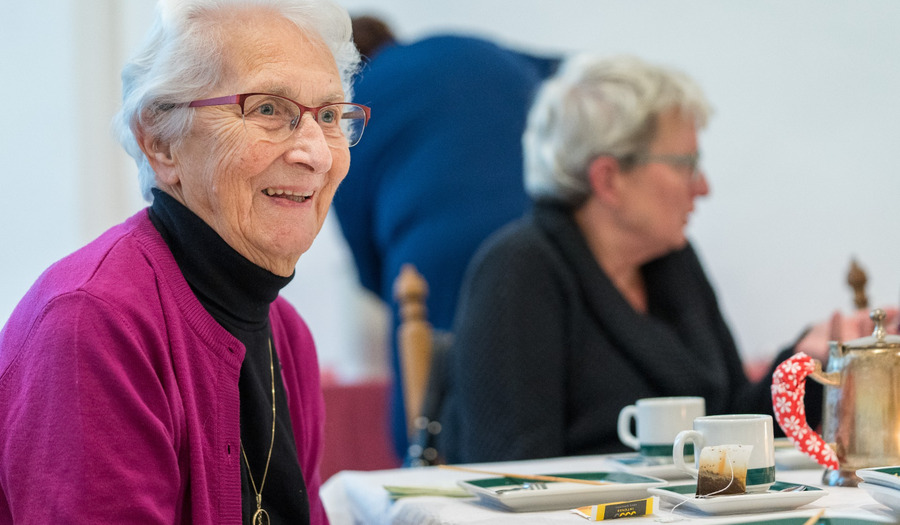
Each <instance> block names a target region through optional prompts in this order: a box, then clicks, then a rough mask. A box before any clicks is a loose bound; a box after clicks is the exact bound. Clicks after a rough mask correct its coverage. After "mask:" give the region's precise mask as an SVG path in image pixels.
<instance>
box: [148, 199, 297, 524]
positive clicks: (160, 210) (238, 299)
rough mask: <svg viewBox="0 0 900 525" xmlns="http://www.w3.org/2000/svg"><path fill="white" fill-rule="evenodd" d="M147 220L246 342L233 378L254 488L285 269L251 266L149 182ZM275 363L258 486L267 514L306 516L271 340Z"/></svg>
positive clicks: (246, 515)
mask: <svg viewBox="0 0 900 525" xmlns="http://www.w3.org/2000/svg"><path fill="white" fill-rule="evenodd" d="M150 220H151V221H152V222H153V225H154V226H155V227H156V229H157V230H158V231H159V233H160V235H162V237H163V239H165V241H166V244H167V245H168V246H169V249H170V250H172V254H173V255H174V257H175V261H176V262H177V263H178V267H179V269H181V273H182V274H184V278H185V280H186V281H187V283H188V284H189V285H190V287H191V290H193V292H194V294H195V295H196V296H197V298H198V299H199V300H200V303H201V304H202V305H203V307H204V308H205V309H206V311H207V312H209V314H210V315H211V316H212V317H213V318H214V319H215V320H216V321H217V322H218V323H219V324H220V325H222V327H224V328H225V329H226V330H228V332H230V333H231V334H232V335H233V336H235V337H236V338H237V339H238V340H240V341H241V342H242V343H243V344H244V346H245V347H246V348H247V352H246V355H245V356H244V362H243V364H242V365H241V374H240V379H239V381H238V389H239V391H240V400H241V443H242V445H243V447H244V450H245V451H246V453H247V459H248V460H249V462H250V469H251V472H252V475H253V481H254V482H256V488H257V490H259V488H260V484H261V483H262V478H263V472H264V471H265V467H266V458H267V457H268V454H269V444H270V442H271V439H272V375H271V374H270V361H269V343H270V341H272V336H271V334H272V330H271V327H270V326H269V305H271V304H272V302H273V301H274V300H275V298H276V297H278V293H279V291H280V290H281V289H282V288H284V287H285V286H287V284H288V283H289V282H290V281H291V279H292V278H293V276H291V277H281V276H278V275H275V274H273V273H271V272H269V271H268V270H266V269H264V268H261V267H259V266H257V265H256V264H254V263H252V262H250V261H249V260H247V259H246V258H245V257H244V256H242V255H241V254H239V253H238V252H237V251H235V250H234V249H233V248H231V246H229V245H228V244H227V243H226V242H225V241H224V240H223V239H222V238H221V237H220V236H219V235H218V234H217V233H216V232H215V230H213V229H212V228H211V227H210V226H209V225H207V224H206V223H205V222H203V220H202V219H201V218H200V217H198V216H197V215H196V214H194V213H193V212H192V211H190V210H189V209H188V208H187V207H185V206H184V205H182V204H181V203H180V202H178V201H177V200H175V199H174V198H172V197H171V196H170V195H168V194H167V193H165V192H163V191H160V190H158V189H154V190H153V204H152V205H151V206H150ZM272 349H273V351H272V359H273V361H274V370H275V411H276V421H275V425H276V427H275V444H274V448H273V450H272V459H271V461H270V463H269V473H268V475H267V476H266V483H265V486H264V487H263V490H262V507H263V509H265V510H266V511H267V512H268V513H269V518H270V522H271V523H272V524H276V523H291V524H295V523H309V499H308V497H307V494H306V485H305V484H304V482H303V476H302V473H301V472H300V462H299V461H298V459H297V448H296V445H295V442H294V433H293V430H292V429H291V420H290V417H289V415H288V410H287V398H286V396H285V392H284V384H283V383H282V381H281V365H280V363H279V361H278V356H277V354H276V353H275V351H274V349H275V347H274V342H273V346H272ZM241 500H242V507H243V522H244V523H250V519H251V517H252V516H253V513H254V512H256V495H255V493H254V491H253V487H252V485H251V483H250V478H249V477H248V476H247V465H246V463H245V461H244V460H243V458H241Z"/></svg>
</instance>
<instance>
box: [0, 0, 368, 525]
mask: <svg viewBox="0 0 900 525" xmlns="http://www.w3.org/2000/svg"><path fill="white" fill-rule="evenodd" d="M350 36H351V34H350V20H349V17H348V16H347V13H346V12H345V11H344V10H343V9H342V8H340V7H338V6H337V5H336V4H334V3H332V2H330V1H328V0H231V1H213V0H186V1H180V2H162V3H161V4H160V6H159V8H158V10H157V18H156V21H155V24H154V25H153V28H152V30H151V32H150V34H149V37H148V39H147V40H146V42H145V44H144V46H143V48H142V50H141V51H140V52H139V53H138V54H137V55H136V56H135V57H134V58H133V59H132V60H131V61H130V62H129V63H128V64H127V65H126V66H125V68H124V71H123V74H122V79H123V88H124V89H123V92H124V94H123V98H124V103H123V107H122V110H121V112H120V114H119V116H118V119H117V123H118V127H119V131H120V135H121V139H122V142H123V144H124V146H125V148H126V149H127V150H128V152H129V153H130V154H131V155H132V156H133V157H134V158H135V159H136V161H137V164H138V166H139V171H140V179H141V185H142V189H143V192H144V197H145V198H146V199H147V200H148V201H150V202H151V205H150V206H149V207H148V208H147V209H145V210H142V211H140V212H139V213H137V214H136V215H135V216H133V217H131V218H130V219H128V220H127V221H126V222H124V223H123V224H121V225H118V226H115V227H113V228H112V229H110V230H109V231H107V232H106V233H104V234H103V235H102V236H101V237H99V238H98V239H97V240H95V241H93V242H92V243H90V244H88V245H87V246H85V247H84V248H82V249H80V250H78V251H77V252H75V253H74V254H72V255H71V256H69V257H66V258H65V259H63V260H61V261H59V262H58V263H56V264H55V265H53V266H52V267H51V268H50V269H48V270H47V271H46V272H45V273H44V274H43V275H42V276H41V278H40V279H39V280H38V281H37V283H36V284H35V285H34V286H33V287H32V288H31V290H29V292H28V293H27V295H26V296H25V298H24V299H23V300H22V301H21V303H20V304H19V306H18V307H17V308H16V310H15V312H14V313H13V315H12V316H11V317H10V319H9V321H8V323H7V325H6V326H5V327H4V328H3V331H2V332H0V523H12V522H16V523H26V522H27V523H82V522H87V521H91V522H112V523H211V524H223V523H241V522H243V523H250V522H252V523H325V522H327V518H326V516H325V512H324V509H323V507H322V504H321V500H320V499H319V485H320V479H319V472H318V463H319V460H320V457H321V454H322V446H323V443H322V431H323V418H324V406H323V401H322V396H321V391H320V389H319V377H318V374H319V372H318V364H317V360H316V354H315V348H314V346H313V341H312V337H311V335H310V332H309V330H308V329H307V327H306V325H305V324H304V322H303V320H302V319H301V318H300V317H299V316H298V314H297V313H296V312H295V311H294V310H293V308H292V307H291V306H290V305H288V304H287V302H285V300H284V299H282V298H280V297H279V295H278V294H279V290H280V289H281V288H282V287H284V286H285V285H286V284H288V282H289V281H290V280H291V278H292V276H293V273H294V266H295V265H296V263H297V260H298V259H299V257H300V256H301V254H303V253H304V252H305V251H306V250H307V249H308V248H309V247H310V245H311V243H312V242H313V239H315V237H316V235H317V233H318V232H319V229H320V228H321V227H322V223H323V221H324V220H325V216H326V214H327V213H328V209H329V206H330V204H331V200H332V197H333V195H334V193H335V190H336V189H337V187H338V185H339V184H340V182H341V180H342V179H343V178H344V176H345V175H346V173H347V170H348V167H349V163H350V153H349V147H350V146H353V145H354V144H356V142H358V141H359V139H360V136H361V135H362V132H363V129H364V127H365V124H366V122H367V120H368V116H369V109H368V108H366V107H364V106H361V105H356V104H353V103H350V102H347V101H346V100H347V99H348V98H349V96H350V86H349V79H350V77H351V75H352V74H353V73H354V71H355V68H356V66H357V63H358V60H359V55H358V53H357V51H356V49H355V47H354V46H353V45H352V43H351V41H350Z"/></svg>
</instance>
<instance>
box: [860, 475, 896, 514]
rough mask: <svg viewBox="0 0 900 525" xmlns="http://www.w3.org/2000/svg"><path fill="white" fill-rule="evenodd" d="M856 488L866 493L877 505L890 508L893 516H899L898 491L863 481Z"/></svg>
mask: <svg viewBox="0 0 900 525" xmlns="http://www.w3.org/2000/svg"><path fill="white" fill-rule="evenodd" d="M858 486H859V488H861V489H863V490H865V491H866V492H868V493H869V495H870V496H872V498H874V499H875V501H877V502H878V503H881V504H882V505H885V506H887V507H890V508H891V510H892V511H894V515H895V516H900V490H897V489H895V488H891V487H885V486H884V485H878V484H875V483H867V482H865V481H864V482H862V483H860V484H859V485H858Z"/></svg>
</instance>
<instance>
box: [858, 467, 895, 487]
mask: <svg viewBox="0 0 900 525" xmlns="http://www.w3.org/2000/svg"><path fill="white" fill-rule="evenodd" d="M856 475H857V476H859V477H861V478H862V480H863V481H865V482H866V483H872V484H875V485H881V486H884V487H890V488H892V489H894V490H900V466H894V467H872V468H861V469H859V470H857V471H856Z"/></svg>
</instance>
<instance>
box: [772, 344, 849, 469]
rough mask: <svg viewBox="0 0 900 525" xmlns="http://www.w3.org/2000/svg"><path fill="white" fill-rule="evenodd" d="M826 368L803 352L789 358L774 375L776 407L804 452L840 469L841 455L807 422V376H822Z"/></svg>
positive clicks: (785, 427) (777, 416)
mask: <svg viewBox="0 0 900 525" xmlns="http://www.w3.org/2000/svg"><path fill="white" fill-rule="evenodd" d="M821 370H822V365H821V363H819V362H818V361H816V360H815V359H813V358H811V357H809V356H808V355H806V354H805V353H803V352H797V353H796V354H794V355H793V356H791V358H790V359H786V360H785V361H784V362H782V363H781V364H780V365H778V367H777V368H776V369H775V373H773V374H772V408H773V409H774V412H775V419H776V420H777V421H778V424H779V425H780V426H781V429H782V430H784V433H785V435H786V436H787V437H788V439H790V440H791V442H793V443H794V447H796V448H797V450H799V451H800V452H803V453H804V454H806V455H807V456H809V457H811V458H813V459H814V460H816V462H818V463H819V464H820V465H822V466H823V467H826V468H829V469H832V470H838V460H837V454H835V452H834V449H832V448H831V447H830V446H829V445H828V443H825V440H823V439H822V437H821V436H819V434H818V433H816V431H815V430H813V429H812V428H810V426H809V423H807V422H806V406H805V405H804V401H803V400H804V397H805V396H806V376H808V375H810V374H814V375H813V378H816V377H817V376H818V375H820V374H821Z"/></svg>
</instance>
